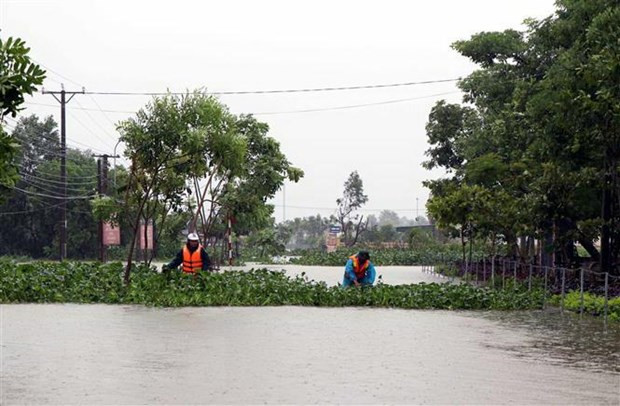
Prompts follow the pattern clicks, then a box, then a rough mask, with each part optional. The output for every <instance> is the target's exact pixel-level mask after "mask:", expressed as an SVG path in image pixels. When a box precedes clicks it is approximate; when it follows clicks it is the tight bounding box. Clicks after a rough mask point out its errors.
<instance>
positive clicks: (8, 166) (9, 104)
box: [0, 37, 45, 187]
mask: <svg viewBox="0 0 620 406" xmlns="http://www.w3.org/2000/svg"><path fill="white" fill-rule="evenodd" d="M28 52H30V48H28V47H26V43H25V42H24V41H23V40H21V39H19V38H13V37H9V38H7V39H6V40H3V39H2V38H0V184H2V185H5V186H9V187H10V186H13V185H14V184H15V181H16V179H17V177H18V175H17V172H18V171H17V168H16V166H15V162H14V159H15V156H16V153H17V152H16V151H17V148H18V143H17V142H15V140H14V139H12V138H11V137H10V136H9V135H8V134H7V133H6V131H5V130H4V125H3V124H4V117H5V116H7V115H10V116H12V117H15V116H16V115H17V112H18V111H20V110H21V107H20V106H21V105H22V104H23V103H24V95H25V94H28V95H32V93H33V92H34V91H36V89H37V88H36V87H37V86H38V85H41V84H42V83H43V79H45V71H44V70H43V69H41V68H40V67H39V65H37V64H35V63H33V62H32V61H31V60H30V57H29V56H28Z"/></svg>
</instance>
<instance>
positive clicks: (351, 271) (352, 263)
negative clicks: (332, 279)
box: [342, 251, 377, 287]
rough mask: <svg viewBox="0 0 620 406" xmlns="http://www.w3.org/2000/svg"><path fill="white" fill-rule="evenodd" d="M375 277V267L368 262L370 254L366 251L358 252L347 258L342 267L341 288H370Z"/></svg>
mask: <svg viewBox="0 0 620 406" xmlns="http://www.w3.org/2000/svg"><path fill="white" fill-rule="evenodd" d="M376 275H377V272H376V271H375V266H374V265H373V264H372V262H370V254H369V253H368V251H360V252H358V253H357V255H353V256H351V257H349V260H348V261H347V264H346V265H345V267H344V279H343V280H342V286H344V287H348V286H351V285H354V286H372V284H373V283H375V276H376Z"/></svg>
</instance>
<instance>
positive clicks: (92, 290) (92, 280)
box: [0, 262, 543, 310]
mask: <svg viewBox="0 0 620 406" xmlns="http://www.w3.org/2000/svg"><path fill="white" fill-rule="evenodd" d="M122 273H123V266H122V264H121V263H111V264H105V265H102V264H97V263H74V262H64V263H48V262H35V263H30V264H22V265H17V264H15V263H3V264H0V302H2V303H63V302H67V303H108V304H143V305H148V306H168V307H176V306H284V305H287V306H324V307H343V306H364V307H390V308H403V309H496V310H515V309H536V308H541V306H542V298H543V294H542V291H540V290H535V291H532V292H528V291H527V289H525V288H524V287H521V286H519V287H518V288H517V289H511V290H504V291H501V290H493V289H488V288H479V287H475V286H471V285H468V284H447V283H446V284H438V283H420V284H411V285H386V284H382V283H379V284H378V285H377V286H375V287H368V288H350V289H344V288H342V287H340V286H328V285H327V284H326V283H325V282H317V281H313V280H309V279H308V278H307V277H306V276H305V275H300V276H296V277H290V276H288V275H286V274H285V273H284V272H277V271H270V270H266V269H256V270H252V271H249V272H244V271H233V272H221V273H202V274H200V275H198V276H188V275H183V274H181V273H178V272H177V273H172V274H170V275H164V274H160V273H158V272H156V271H155V269H154V268H148V267H137V268H136V269H135V270H134V272H133V273H132V281H131V285H130V286H129V287H126V286H125V285H124V284H123V280H122Z"/></svg>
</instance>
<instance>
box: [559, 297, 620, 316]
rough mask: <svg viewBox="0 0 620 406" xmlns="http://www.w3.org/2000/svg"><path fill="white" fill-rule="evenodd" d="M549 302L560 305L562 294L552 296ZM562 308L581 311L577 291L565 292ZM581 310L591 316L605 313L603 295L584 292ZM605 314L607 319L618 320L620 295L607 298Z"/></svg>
mask: <svg viewBox="0 0 620 406" xmlns="http://www.w3.org/2000/svg"><path fill="white" fill-rule="evenodd" d="M549 303H550V304H552V305H555V306H561V305H562V295H554V296H552V297H551V299H550V300H549ZM564 308H565V309H567V310H570V311H573V312H580V311H581V296H580V293H579V291H571V292H569V293H567V294H566V296H565V298H564ZM583 311H584V312H585V313H586V314H590V315H592V316H602V315H603V314H604V313H605V297H604V296H600V295H596V294H593V293H590V292H584V294H583ZM607 316H608V317H609V320H614V321H620V297H615V298H611V299H609V300H608V302H607Z"/></svg>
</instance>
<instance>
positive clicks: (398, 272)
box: [157, 262, 450, 285]
mask: <svg viewBox="0 0 620 406" xmlns="http://www.w3.org/2000/svg"><path fill="white" fill-rule="evenodd" d="M157 265H158V266H157V268H158V269H160V268H161V265H163V263H158V264H157ZM259 268H265V269H270V270H273V271H285V272H286V273H287V274H288V275H290V276H293V277H294V276H297V275H301V274H302V273H305V275H306V276H307V277H308V279H314V280H316V281H323V282H326V283H327V284H328V285H337V284H338V283H342V278H343V276H344V262H343V264H342V266H308V265H289V264H283V265H262V264H253V263H249V264H247V265H245V266H241V267H232V268H229V267H225V268H222V271H227V270H229V269H232V270H243V271H248V270H250V269H259ZM376 270H377V280H376V281H375V283H376V282H378V280H379V277H381V281H382V282H383V283H386V284H389V285H403V284H410V283H420V282H426V283H431V282H436V283H445V282H448V281H450V278H445V277H443V276H441V275H439V274H434V273H427V272H422V267H420V266H377V267H376ZM220 272H221V271H220Z"/></svg>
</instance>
